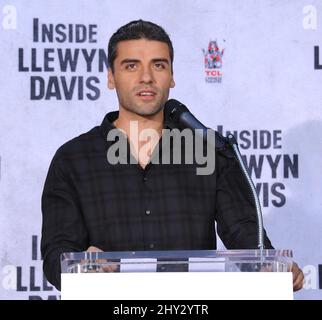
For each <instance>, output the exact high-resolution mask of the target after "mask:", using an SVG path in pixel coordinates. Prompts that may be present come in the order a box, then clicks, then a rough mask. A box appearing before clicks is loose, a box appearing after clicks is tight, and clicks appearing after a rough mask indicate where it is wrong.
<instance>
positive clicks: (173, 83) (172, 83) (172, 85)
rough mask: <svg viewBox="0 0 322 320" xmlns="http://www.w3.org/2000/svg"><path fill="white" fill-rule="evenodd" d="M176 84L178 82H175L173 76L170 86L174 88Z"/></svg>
mask: <svg viewBox="0 0 322 320" xmlns="http://www.w3.org/2000/svg"><path fill="white" fill-rule="evenodd" d="M175 85H176V83H175V82H174V79H173V77H172V78H171V82H170V88H174V87H175Z"/></svg>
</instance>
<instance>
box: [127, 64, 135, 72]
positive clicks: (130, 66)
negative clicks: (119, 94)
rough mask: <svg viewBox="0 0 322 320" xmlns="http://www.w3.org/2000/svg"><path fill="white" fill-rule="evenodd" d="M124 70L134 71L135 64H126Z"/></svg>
mask: <svg viewBox="0 0 322 320" xmlns="http://www.w3.org/2000/svg"><path fill="white" fill-rule="evenodd" d="M125 68H126V69H127V70H130V71H132V70H135V69H136V64H135V63H129V64H127V65H126V66H125Z"/></svg>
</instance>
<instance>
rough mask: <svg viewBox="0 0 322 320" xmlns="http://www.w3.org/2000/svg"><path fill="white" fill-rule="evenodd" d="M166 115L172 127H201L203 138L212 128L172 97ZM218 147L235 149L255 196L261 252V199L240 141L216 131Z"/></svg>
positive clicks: (234, 151) (168, 102) (262, 246)
mask: <svg viewBox="0 0 322 320" xmlns="http://www.w3.org/2000/svg"><path fill="white" fill-rule="evenodd" d="M164 117H165V122H166V123H167V124H168V125H169V126H170V128H172V129H173V128H178V129H185V128H189V129H192V130H195V129H201V130H203V139H204V140H205V139H206V137H207V130H211V129H209V128H207V127H206V126H205V125H203V124H202V123H201V122H200V121H199V120H198V119H197V118H196V117H195V116H194V115H193V114H192V113H191V112H190V111H189V110H188V108H187V107H186V106H185V105H184V104H182V103H181V102H179V101H177V100H175V99H170V100H168V101H167V102H166V103H165V105H164ZM215 133H216V149H222V148H223V149H226V147H227V146H230V147H231V149H232V150H233V153H234V155H235V158H236V159H237V161H238V164H239V166H240V168H241V171H242V173H243V175H244V177H245V179H246V181H247V184H248V186H249V188H250V191H251V194H252V196H253V200H254V204H255V209H256V214H257V227H258V229H257V235H258V248H259V249H260V250H261V252H262V251H263V250H264V226H263V215H262V211H261V206H260V201H259V198H258V195H257V192H256V189H255V186H254V183H253V181H252V179H251V177H250V175H249V173H248V171H247V169H246V166H245V164H244V161H243V158H242V156H241V154H240V151H239V148H238V143H237V141H236V138H235V137H234V135H232V134H229V135H228V137H227V138H224V137H223V136H221V135H220V134H219V133H218V132H216V131H215Z"/></svg>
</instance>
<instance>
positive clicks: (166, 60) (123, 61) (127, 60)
mask: <svg viewBox="0 0 322 320" xmlns="http://www.w3.org/2000/svg"><path fill="white" fill-rule="evenodd" d="M135 62H140V60H139V59H124V60H122V61H121V65H123V64H126V63H135ZM152 62H165V63H167V64H168V65H169V64H170V63H169V60H168V59H166V58H154V59H152Z"/></svg>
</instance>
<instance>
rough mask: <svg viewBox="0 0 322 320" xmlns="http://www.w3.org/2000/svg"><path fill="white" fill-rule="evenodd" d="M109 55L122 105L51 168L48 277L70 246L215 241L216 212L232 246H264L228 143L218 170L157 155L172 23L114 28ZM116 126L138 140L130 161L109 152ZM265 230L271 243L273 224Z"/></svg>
mask: <svg viewBox="0 0 322 320" xmlns="http://www.w3.org/2000/svg"><path fill="white" fill-rule="evenodd" d="M108 60H109V69H108V87H109V88H110V89H116V92H117V96H118V100H119V111H118V112H111V113H109V114H107V115H106V117H105V118H104V120H103V122H102V124H101V126H99V127H95V128H93V129H92V130H90V131H89V132H87V133H85V134H83V135H81V136H79V137H77V138H75V139H73V140H71V141H69V142H67V143H66V144H65V145H63V146H62V147H61V148H59V149H58V151H57V152H56V154H55V156H54V158H53V160H52V163H51V165H50V168H49V172H48V176H47V179H46V183H45V187H44V192H43V197H42V211H43V229H42V243H41V249H42V255H43V258H44V272H45V274H46V276H47V279H48V280H49V281H50V282H51V283H53V284H54V285H55V286H56V287H57V288H60V254H61V253H63V252H69V251H85V250H88V251H100V250H103V251H138V250H202V249H216V233H215V226H214V222H215V221H216V222H217V231H218V234H219V236H220V237H221V239H222V240H223V242H224V244H225V246H226V247H227V248H229V249H246V248H256V247H257V219H256V214H255V209H254V205H253V201H252V199H251V197H250V195H249V190H248V186H247V185H246V181H245V179H244V177H243V175H242V173H241V171H240V169H239V166H238V163H237V161H236V159H235V158H234V157H231V155H230V153H229V152H228V150H221V151H218V152H217V154H216V170H215V172H214V173H213V174H211V175H197V174H196V170H195V169H196V163H192V164H182V165H178V164H175V163H170V164H163V163H160V164H154V163H152V161H151V159H152V158H153V155H155V151H156V150H157V151H160V152H161V154H162V152H164V150H162V148H161V143H160V142H161V140H162V139H163V135H162V133H163V129H166V128H167V124H166V123H165V122H164V113H163V107H164V104H165V102H166V101H167V100H168V97H169V90H170V88H173V87H174V86H175V82H174V79H173V68H172V65H173V48H172V43H171V40H170V39H169V37H168V35H167V34H166V33H165V31H164V30H163V29H162V28H161V27H159V26H157V25H155V24H153V23H151V22H146V21H142V20H139V21H132V22H130V23H128V24H127V25H125V26H123V27H121V28H120V29H119V30H118V31H117V32H116V33H115V34H114V35H113V36H112V37H111V39H110V41H109V46H108ZM133 124H136V133H138V134H139V135H140V133H142V132H144V130H150V131H151V130H153V132H155V133H156V134H155V135H152V136H151V137H150V140H149V141H148V142H147V141H143V142H142V141H139V142H138V141H137V139H136V136H137V135H134V134H133V130H132V131H131V128H133V126H132V125H133ZM113 130H114V131H113ZM115 130H116V131H118V132H122V134H123V135H124V137H125V141H126V144H127V150H130V153H129V154H128V155H127V156H126V159H127V160H128V161H127V162H126V163H116V164H115V163H114V164H113V163H111V161H109V157H108V156H107V155H108V154H109V150H111V149H110V148H113V146H114V145H115V143H117V142H116V141H114V142H113V141H110V139H107V137H108V136H109V134H110V133H111V132H112V131H113V132H115ZM121 136H122V135H121ZM133 159H134V160H137V164H131V163H129V160H133ZM130 162H131V161H130ZM132 162H133V161H132ZM264 240H265V247H266V248H272V245H271V243H270V240H269V239H268V238H267V236H266V234H265V239H264ZM293 274H294V289H295V290H296V289H299V288H300V287H301V285H302V280H303V275H302V273H301V271H300V270H299V269H298V267H297V266H296V265H294V268H293Z"/></svg>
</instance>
